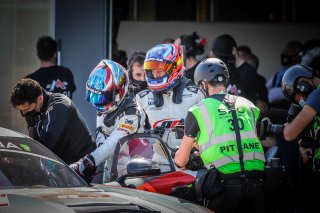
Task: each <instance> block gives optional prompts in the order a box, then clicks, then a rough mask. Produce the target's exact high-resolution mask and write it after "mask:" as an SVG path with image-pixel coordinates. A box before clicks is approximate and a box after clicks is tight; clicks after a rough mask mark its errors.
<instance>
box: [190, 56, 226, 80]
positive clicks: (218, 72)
mask: <svg viewBox="0 0 320 213" xmlns="http://www.w3.org/2000/svg"><path fill="white" fill-rule="evenodd" d="M224 80H226V81H228V80H229V71H228V68H227V66H226V65H225V63H224V62H223V61H221V60H220V59H218V58H207V59H205V60H203V61H202V62H200V64H198V66H197V68H196V70H195V72H194V82H195V83H196V84H198V85H199V82H200V81H203V82H210V81H217V82H222V81H224Z"/></svg>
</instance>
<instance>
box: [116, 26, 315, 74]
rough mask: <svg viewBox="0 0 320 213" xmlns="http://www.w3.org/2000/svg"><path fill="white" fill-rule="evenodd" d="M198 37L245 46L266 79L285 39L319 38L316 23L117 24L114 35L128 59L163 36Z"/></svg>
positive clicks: (274, 66) (303, 40)
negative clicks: (220, 38)
mask: <svg viewBox="0 0 320 213" xmlns="http://www.w3.org/2000/svg"><path fill="white" fill-rule="evenodd" d="M193 31H197V33H198V34H200V35H202V36H204V37H205V38H206V39H207V43H208V47H209V48H210V46H211V43H212V40H213V39H214V38H215V37H216V36H218V35H221V34H225V33H228V34H230V35H232V36H233V37H234V38H235V40H236V41H237V44H238V45H243V44H246V45H248V46H249V47H251V49H252V51H253V52H254V53H255V54H256V55H257V56H258V57H259V59H260V68H259V70H258V72H259V73H261V74H262V75H263V76H265V77H266V78H269V77H271V76H272V75H273V74H274V73H275V71H276V70H277V69H278V68H279V66H280V53H281V51H282V48H283V46H284V45H285V43H286V42H287V41H289V40H292V39H295V40H299V41H301V42H305V41H307V40H308V39H313V38H319V39H320V25H319V24H271V23H262V24H261V23H199V22H174V21H173V22H143V21H140V22H133V21H123V22H121V25H120V28H119V34H118V43H119V48H120V49H123V50H125V51H126V52H127V54H128V55H129V56H130V55H131V54H132V53H133V52H134V51H136V50H142V51H147V50H148V49H150V48H151V47H152V46H154V45H156V44H158V43H161V42H162V40H163V39H164V38H166V37H171V38H176V37H178V36H180V35H183V34H191V33H192V32H193Z"/></svg>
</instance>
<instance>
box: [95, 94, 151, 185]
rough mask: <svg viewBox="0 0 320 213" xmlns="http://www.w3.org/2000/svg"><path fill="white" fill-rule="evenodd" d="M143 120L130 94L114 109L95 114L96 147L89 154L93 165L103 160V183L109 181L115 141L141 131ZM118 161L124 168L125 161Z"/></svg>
mask: <svg viewBox="0 0 320 213" xmlns="http://www.w3.org/2000/svg"><path fill="white" fill-rule="evenodd" d="M144 120H145V119H144V117H143V115H141V113H140V110H139V109H138V107H137V105H136V103H135V101H134V99H133V97H132V96H127V97H126V98H125V99H124V100H123V101H122V102H121V104H120V105H119V107H118V108H117V109H116V110H115V111H113V112H110V113H98V114H97V129H96V132H97V135H96V144H97V146H98V148H97V149H96V150H95V151H93V152H92V153H91V155H92V156H93V158H94V160H95V165H97V166H98V165H100V164H102V163H104V162H105V165H104V168H103V179H102V182H103V183H105V182H109V181H110V171H109V170H110V169H111V165H112V161H113V154H114V151H115V148H116V145H117V142H118V141H119V140H120V139H121V138H123V137H125V136H127V135H130V134H133V133H136V132H137V131H138V130H139V131H142V130H141V129H142V127H143V124H144ZM129 159H130V158H128V159H127V160H129ZM123 160H124V159H123ZM118 163H123V165H124V168H123V169H125V166H126V162H118Z"/></svg>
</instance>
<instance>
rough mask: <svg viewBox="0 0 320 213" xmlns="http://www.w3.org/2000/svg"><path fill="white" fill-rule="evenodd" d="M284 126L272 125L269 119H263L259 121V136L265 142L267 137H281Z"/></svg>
mask: <svg viewBox="0 0 320 213" xmlns="http://www.w3.org/2000/svg"><path fill="white" fill-rule="evenodd" d="M283 128H284V125H282V124H273V123H271V121H270V118H268V117H265V118H262V119H261V121H260V132H259V136H260V139H261V140H265V139H266V138H267V137H268V136H269V135H274V136H281V135H282V134H283Z"/></svg>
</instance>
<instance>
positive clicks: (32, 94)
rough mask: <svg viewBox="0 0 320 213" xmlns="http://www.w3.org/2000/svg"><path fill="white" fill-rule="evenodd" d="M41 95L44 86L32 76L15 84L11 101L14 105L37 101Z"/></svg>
mask: <svg viewBox="0 0 320 213" xmlns="http://www.w3.org/2000/svg"><path fill="white" fill-rule="evenodd" d="M39 95H42V87H41V86H40V84H39V83H38V82H37V81H35V80H32V79H30V78H24V79H21V80H19V81H18V82H17V84H16V85H15V86H14V88H13V90H12V92H11V96H10V102H11V104H12V106H13V107H16V106H18V105H22V104H24V103H27V102H28V103H35V102H36V101H37V98H38V97H39Z"/></svg>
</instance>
